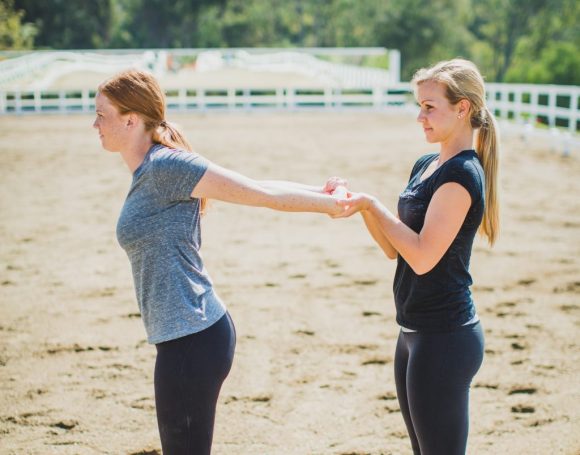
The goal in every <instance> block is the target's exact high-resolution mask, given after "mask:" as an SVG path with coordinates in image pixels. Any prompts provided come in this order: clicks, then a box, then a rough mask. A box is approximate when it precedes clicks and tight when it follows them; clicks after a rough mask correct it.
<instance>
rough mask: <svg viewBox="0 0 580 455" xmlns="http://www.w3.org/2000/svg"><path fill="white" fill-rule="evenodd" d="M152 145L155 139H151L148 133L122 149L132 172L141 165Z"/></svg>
mask: <svg viewBox="0 0 580 455" xmlns="http://www.w3.org/2000/svg"><path fill="white" fill-rule="evenodd" d="M152 145H153V141H152V140H151V136H148V135H147V136H143V137H141V138H139V139H138V140H136V141H135V142H134V143H132V144H130V145H128V146H127V147H126V148H125V149H124V150H122V151H121V156H122V157H123V161H125V164H126V165H127V167H128V168H129V171H131V174H132V173H133V172H135V171H136V170H137V168H138V167H139V166H140V165H141V163H142V162H143V160H144V159H145V155H147V152H148V151H149V149H150V148H151V146H152Z"/></svg>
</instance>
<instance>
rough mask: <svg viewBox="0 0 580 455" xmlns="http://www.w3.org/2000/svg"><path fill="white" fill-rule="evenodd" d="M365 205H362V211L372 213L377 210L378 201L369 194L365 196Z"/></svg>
mask: <svg viewBox="0 0 580 455" xmlns="http://www.w3.org/2000/svg"><path fill="white" fill-rule="evenodd" d="M364 197H365V202H366V203H365V205H364V209H363V210H364V211H365V212H373V211H374V210H375V209H376V208H377V204H378V202H379V201H378V200H377V198H376V197H374V196H371V195H369V194H365V196H364Z"/></svg>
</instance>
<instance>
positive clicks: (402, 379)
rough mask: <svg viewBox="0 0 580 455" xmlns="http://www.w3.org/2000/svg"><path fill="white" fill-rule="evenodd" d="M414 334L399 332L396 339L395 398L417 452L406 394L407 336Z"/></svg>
mask: <svg viewBox="0 0 580 455" xmlns="http://www.w3.org/2000/svg"><path fill="white" fill-rule="evenodd" d="M413 335H414V334H408V333H404V332H403V331H400V332H399V338H398V340H397V348H396V350H395V362H394V363H395V385H396V388H397V399H398V401H399V407H400V408H401V415H402V416H403V420H404V422H405V426H406V427H407V433H408V434H409V439H410V441H411V447H412V449H413V453H417V454H418V453H420V452H419V443H418V441H417V436H416V434H415V429H414V428H413V421H412V420H411V414H410V411H409V399H408V396H407V367H408V363H409V347H408V341H409V337H412V336H413Z"/></svg>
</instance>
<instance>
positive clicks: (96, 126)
mask: <svg viewBox="0 0 580 455" xmlns="http://www.w3.org/2000/svg"><path fill="white" fill-rule="evenodd" d="M93 128H95V129H98V128H99V126H98V125H97V119H95V121H94V122H93Z"/></svg>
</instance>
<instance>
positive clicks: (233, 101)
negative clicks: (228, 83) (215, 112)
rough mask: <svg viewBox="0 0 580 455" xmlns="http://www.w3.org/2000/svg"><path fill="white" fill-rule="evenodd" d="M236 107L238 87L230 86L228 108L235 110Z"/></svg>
mask: <svg viewBox="0 0 580 455" xmlns="http://www.w3.org/2000/svg"><path fill="white" fill-rule="evenodd" d="M235 108H236V89H235V88H231V87H230V88H229V89H228V109H230V110H231V111H233V110H234V109H235Z"/></svg>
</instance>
